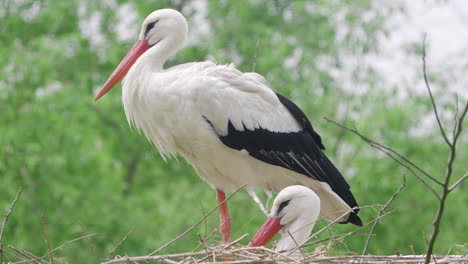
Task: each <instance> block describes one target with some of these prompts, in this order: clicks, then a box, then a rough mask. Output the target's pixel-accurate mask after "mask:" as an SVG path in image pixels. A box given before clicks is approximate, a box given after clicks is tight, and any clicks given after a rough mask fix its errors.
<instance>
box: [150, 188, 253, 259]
mask: <svg viewBox="0 0 468 264" xmlns="http://www.w3.org/2000/svg"><path fill="white" fill-rule="evenodd" d="M245 185H246V184H244V185H242V186H241V187H240V188H239V189H237V190H236V191H234V192H233V193H232V194H231V195H229V197H227V198H226V199H225V200H224V201H222V202H221V203H218V205H217V206H216V207H214V208H213V209H211V210H210V211H208V213H206V215H205V216H203V217H202V219H200V220H199V221H198V222H197V223H195V224H194V225H193V226H191V227H190V228H189V229H187V230H185V231H184V232H182V234H180V235H178V236H177V237H176V238H174V239H172V240H171V241H169V242H167V243H166V244H164V245H162V246H161V247H160V248H158V249H156V250H155V251H153V252H151V254H149V255H148V256H153V255H154V254H156V253H158V252H159V251H161V250H163V249H164V248H166V247H167V246H169V245H170V244H172V243H174V242H175V241H177V240H179V239H180V238H181V237H183V236H185V235H186V234H188V233H189V232H190V231H192V230H193V229H194V228H195V227H197V226H198V225H200V224H201V223H202V222H203V221H205V219H206V218H207V217H208V216H209V215H211V213H213V212H214V211H215V210H216V209H218V207H219V206H220V205H222V204H224V203H226V202H227V201H228V200H229V199H231V198H232V197H233V196H234V195H235V194H236V193H238V192H239V191H240V190H241V189H242V188H244V187H245Z"/></svg>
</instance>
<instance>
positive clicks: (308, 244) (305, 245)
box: [302, 210, 395, 247]
mask: <svg viewBox="0 0 468 264" xmlns="http://www.w3.org/2000/svg"><path fill="white" fill-rule="evenodd" d="M394 212H395V210H393V211H390V212H387V213H385V214H383V215H381V216H379V217H377V218H376V219H374V220H372V221H370V222H369V223H367V224H365V225H363V226H361V227H359V228H358V229H356V230H354V231H351V232H348V233H345V234H341V235H337V236H333V237H328V238H324V239H320V240H316V241H314V242H310V243H306V244H304V245H302V247H308V246H311V245H315V244H318V243H322V242H325V241H328V240H332V239H336V238H340V237H345V236H350V235H354V234H356V233H357V232H359V231H361V230H362V229H364V228H365V227H366V226H368V225H370V224H372V223H374V222H375V221H379V220H380V219H382V218H384V217H385V216H387V215H389V214H393V213H394Z"/></svg>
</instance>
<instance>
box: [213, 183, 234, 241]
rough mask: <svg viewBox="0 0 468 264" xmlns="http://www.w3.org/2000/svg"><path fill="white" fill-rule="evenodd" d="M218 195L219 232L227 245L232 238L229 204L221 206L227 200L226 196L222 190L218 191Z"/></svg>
mask: <svg viewBox="0 0 468 264" xmlns="http://www.w3.org/2000/svg"><path fill="white" fill-rule="evenodd" d="M216 194H217V196H218V203H219V204H220V205H219V213H220V218H219V230H220V231H221V235H223V239H224V243H226V244H227V243H228V242H229V238H230V237H231V218H230V217H229V212H228V207H227V203H226V202H225V203H223V204H221V203H222V202H223V201H224V200H226V194H225V193H224V192H223V191H221V190H216Z"/></svg>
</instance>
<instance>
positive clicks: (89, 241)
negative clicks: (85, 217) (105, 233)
mask: <svg viewBox="0 0 468 264" xmlns="http://www.w3.org/2000/svg"><path fill="white" fill-rule="evenodd" d="M78 223H79V224H80V227H81V230H82V231H83V234H84V235H86V233H88V232H87V231H86V228H85V227H84V226H83V224H81V222H78ZM86 240H87V241H88V245H89V250H90V251H91V253H92V254H93V256H94V259H95V260H96V264H98V263H99V260H98V258H97V255H96V251H94V247H93V244H92V243H91V240H90V239H89V237H87V238H86Z"/></svg>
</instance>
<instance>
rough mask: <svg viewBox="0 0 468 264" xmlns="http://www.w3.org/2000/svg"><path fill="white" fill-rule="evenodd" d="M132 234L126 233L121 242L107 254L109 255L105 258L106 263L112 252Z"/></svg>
mask: <svg viewBox="0 0 468 264" xmlns="http://www.w3.org/2000/svg"><path fill="white" fill-rule="evenodd" d="M131 234H132V231H130V232H128V233H127V234H126V235H125V236H124V237H123V238H122V240H120V242H119V243H117V245H116V246H115V247H114V248H113V249H112V250H111V251H110V252H109V254H108V255H107V258H106V261H108V260H109V259H110V257H111V256H112V255H113V254H114V252H115V251H116V250H117V249H118V248H119V247H120V246H121V245H122V244H123V243H124V242H125V240H127V238H128V237H129V236H130V235H131Z"/></svg>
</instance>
